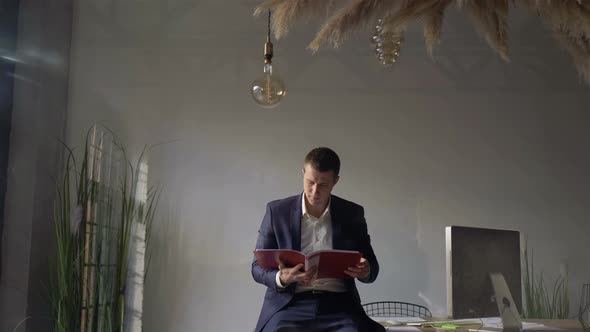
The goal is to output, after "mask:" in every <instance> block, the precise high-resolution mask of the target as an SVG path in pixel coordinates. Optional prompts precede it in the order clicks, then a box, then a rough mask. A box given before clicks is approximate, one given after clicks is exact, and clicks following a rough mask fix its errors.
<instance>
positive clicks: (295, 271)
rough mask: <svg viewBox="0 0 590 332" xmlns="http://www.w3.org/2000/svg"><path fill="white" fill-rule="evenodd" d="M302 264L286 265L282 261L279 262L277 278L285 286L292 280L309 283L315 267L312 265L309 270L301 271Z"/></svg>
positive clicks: (306, 284) (292, 281)
mask: <svg viewBox="0 0 590 332" xmlns="http://www.w3.org/2000/svg"><path fill="white" fill-rule="evenodd" d="M303 267H304V265H303V264H297V265H295V266H293V267H286V266H285V264H283V262H280V264H279V270H280V271H281V274H280V275H279V279H280V280H281V284H283V286H285V287H286V286H287V285H289V284H291V283H294V282H303V284H304V285H305V286H308V285H309V283H311V281H312V277H313V275H314V274H315V270H316V267H315V266H314V267H312V268H311V269H309V271H306V272H302V271H301V269H303Z"/></svg>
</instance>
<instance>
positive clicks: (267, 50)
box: [264, 41, 272, 63]
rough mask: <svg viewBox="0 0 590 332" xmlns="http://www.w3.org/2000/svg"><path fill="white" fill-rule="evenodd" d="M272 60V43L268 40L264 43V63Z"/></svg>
mask: <svg viewBox="0 0 590 332" xmlns="http://www.w3.org/2000/svg"><path fill="white" fill-rule="evenodd" d="M271 61H272V43H271V42H270V41H267V42H266V43H264V63H271Z"/></svg>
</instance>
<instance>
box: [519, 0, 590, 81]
mask: <svg viewBox="0 0 590 332" xmlns="http://www.w3.org/2000/svg"><path fill="white" fill-rule="evenodd" d="M524 3H525V4H526V5H527V7H528V8H529V9H531V10H532V11H534V12H536V14H538V15H539V16H540V17H541V19H542V20H543V22H544V23H545V24H546V25H547V26H548V27H549V28H550V29H551V30H552V31H553V36H554V37H555V39H556V40H557V41H558V42H559V43H560V44H561V45H562V46H563V47H564V48H565V49H566V50H567V51H568V52H569V53H570V55H571V56H572V59H573V61H574V64H575V66H576V68H577V70H578V72H579V73H580V75H581V76H582V77H583V78H584V79H585V80H586V82H587V83H589V84H590V1H588V0H585V1H578V2H573V1H543V2H541V1H532V0H528V1H524Z"/></svg>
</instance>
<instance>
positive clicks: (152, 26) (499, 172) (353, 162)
mask: <svg viewBox="0 0 590 332" xmlns="http://www.w3.org/2000/svg"><path fill="white" fill-rule="evenodd" d="M254 3H255V2H254V1H244V2H236V1H231V2H230V1H213V0H209V1H157V0H146V1H118V2H96V1H84V2H79V3H78V5H77V6H76V8H75V12H74V25H73V40H72V53H71V54H72V56H71V63H70V65H71V77H70V90H69V91H70V94H69V108H68V123H67V136H68V141H69V142H70V143H71V144H76V143H78V144H79V143H80V142H81V138H82V137H83V135H84V133H85V131H86V130H87V128H88V127H89V126H90V125H91V124H93V123H94V122H102V123H104V124H105V125H106V126H108V127H110V128H112V129H113V130H115V131H116V132H118V133H119V135H120V136H121V138H122V139H123V140H124V141H126V142H127V143H128V146H129V147H130V151H132V154H135V155H137V152H138V151H139V148H140V147H142V145H143V144H154V143H159V142H167V141H170V140H178V141H176V142H174V143H171V144H166V145H163V146H160V147H159V148H158V149H156V150H154V151H153V153H152V154H151V156H150V179H152V181H154V182H157V183H159V184H161V185H163V188H164V193H165V196H164V197H165V198H164V201H163V202H162V204H161V206H160V208H161V210H160V211H161V214H162V216H163V219H162V221H161V222H160V223H159V224H157V225H156V226H155V234H154V245H155V253H154V256H153V260H152V265H151V271H150V276H149V277H148V281H147V282H148V290H147V294H146V297H145V301H146V302H145V306H146V308H145V317H146V318H145V319H146V321H145V325H146V326H145V330H146V331H228V330H249V329H251V328H253V326H254V323H255V321H256V318H257V315H258V312H259V309H260V305H261V302H262V295H263V291H264V289H263V286H260V285H257V284H255V283H254V282H253V281H252V279H251V276H250V261H251V256H252V255H251V250H252V249H253V247H254V243H255V239H256V235H257V229H258V226H259V223H260V221H261V218H262V216H263V213H264V206H265V203H266V202H267V201H269V200H272V199H275V198H278V197H285V196H288V195H293V194H297V193H299V192H300V190H301V175H300V169H301V166H302V165H301V163H302V159H303V157H304V155H305V153H306V152H307V151H308V150H309V149H311V148H313V147H316V146H320V145H327V146H331V147H333V148H334V149H335V150H336V151H337V152H338V153H339V154H340V156H341V158H342V161H343V168H342V174H341V175H342V179H341V181H340V183H339V184H338V185H337V187H336V188H335V194H337V195H340V196H343V197H345V198H348V199H351V200H354V201H356V202H358V203H360V204H363V205H364V206H365V209H366V216H367V220H368V224H369V232H370V233H371V234H372V238H373V244H374V247H375V250H376V252H377V255H378V257H379V259H380V261H381V265H382V270H381V271H382V272H381V275H380V277H379V279H378V280H377V282H376V283H374V284H372V285H361V286H360V292H361V296H362V298H363V301H366V302H368V301H374V300H385V299H396V300H401V301H411V302H418V303H422V304H426V305H428V306H429V307H430V308H431V309H432V311H433V313H434V314H435V315H443V314H444V313H445V312H446V307H445V306H446V294H445V263H444V249H443V248H444V226H446V225H471V226H482V227H493V228H508V229H516V230H520V231H521V232H522V233H523V234H524V235H526V236H527V237H528V239H529V246H530V248H533V250H534V251H535V259H536V265H537V266H538V267H539V268H542V269H544V270H545V272H546V274H547V277H548V278H553V277H554V276H555V275H556V274H557V271H558V270H559V268H560V266H562V265H567V266H568V269H569V275H570V285H571V291H572V293H571V297H572V299H574V300H573V301H574V302H575V300H576V299H577V298H579V293H578V292H579V288H580V286H581V283H582V281H586V282H587V281H589V278H590V265H589V264H588V252H589V249H590V244H589V242H588V241H587V238H588V235H590V226H589V225H590V224H589V223H588V219H589V217H590V210H589V208H588V206H590V204H588V203H589V197H590V195H589V194H590V186H589V184H590V177H589V176H588V174H589V173H588V169H590V155H589V152H588V142H589V135H590V134H589V131H588V127H589V125H590V112H589V111H590V107H589V105H590V93H589V91H590V90H589V88H588V86H585V85H583V84H581V83H580V80H579V79H578V76H577V74H576V73H575V71H574V69H573V67H572V64H571V63H570V60H569V58H568V56H567V55H566V54H565V53H564V52H563V51H561V50H560V49H559V48H558V47H557V46H556V44H555V43H554V42H553V41H552V40H551V39H550V37H549V36H548V34H547V33H546V32H545V30H544V29H543V28H542V26H541V24H540V22H539V21H538V20H536V19H533V18H529V16H528V15H526V14H524V13H522V12H517V13H516V14H512V15H511V44H512V45H511V46H512V62H511V63H510V64H506V63H503V62H501V61H500V60H499V59H498V58H497V57H496V56H495V55H494V54H493V53H492V52H491V51H490V50H489V48H488V47H487V45H486V44H485V42H484V41H483V40H482V38H480V37H479V36H478V35H476V34H475V33H474V32H473V28H472V27H471V24H470V22H469V21H468V19H467V18H466V17H464V16H463V15H461V14H458V13H456V12H455V13H454V14H453V15H451V16H449V17H448V18H447V21H446V23H445V24H446V26H445V33H444V38H443V43H442V45H441V47H440V48H439V49H437V50H436V55H437V58H436V60H437V61H436V62H433V61H431V60H430V59H428V58H427V57H426V56H425V51H424V47H423V45H422V37H421V32H420V31H419V29H418V28H417V27H412V28H411V29H410V31H409V33H408V35H407V43H406V44H405V45H404V48H403V51H402V58H401V59H400V62H399V64H398V65H396V66H395V67H393V68H390V69H384V68H381V67H380V66H379V65H377V64H376V61H375V58H374V55H373V53H372V50H371V49H370V47H369V43H368V40H369V37H370V36H369V34H357V35H355V36H354V37H352V38H351V40H349V41H348V42H347V43H346V44H345V45H344V46H343V47H342V48H341V49H339V50H329V49H323V50H321V51H320V52H319V53H318V54H316V55H313V56H312V55H311V54H309V52H307V51H306V50H305V45H306V43H307V42H308V41H309V40H310V39H311V38H312V36H313V33H314V28H315V26H308V27H298V28H297V29H295V30H294V31H292V33H291V34H290V35H289V36H288V37H287V38H286V39H285V40H283V41H280V42H277V43H275V52H276V57H275V64H276V69H277V70H278V71H279V72H280V73H281V74H282V76H283V78H284V79H285V82H286V84H287V86H288V88H289V95H288V96H287V98H286V100H285V102H284V103H283V104H282V105H281V106H280V107H279V108H278V109H276V110H274V111H269V110H262V109H259V108H257V107H256V106H255V105H253V103H252V101H251V100H250V96H249V95H248V87H249V84H250V82H251V81H252V79H253V78H255V77H256V76H257V75H259V74H260V73H261V71H262V65H261V53H262V45H263V41H264V34H265V31H264V28H265V23H264V20H263V19H258V20H256V19H253V18H252V17H251V13H252V8H253V4H254ZM573 304H574V305H575V303H573Z"/></svg>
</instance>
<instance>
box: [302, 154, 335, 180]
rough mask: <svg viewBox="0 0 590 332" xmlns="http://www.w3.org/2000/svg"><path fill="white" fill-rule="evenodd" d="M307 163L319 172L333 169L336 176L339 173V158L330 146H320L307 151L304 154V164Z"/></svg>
mask: <svg viewBox="0 0 590 332" xmlns="http://www.w3.org/2000/svg"><path fill="white" fill-rule="evenodd" d="M307 164H310V165H311V167H313V168H314V169H315V170H317V171H320V172H328V171H334V175H336V176H338V174H339V173H340V158H338V155H337V154H336V152H334V151H333V150H332V149H330V148H324V147H320V148H315V149H313V150H311V151H309V153H308V154H307V156H305V165H307Z"/></svg>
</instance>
